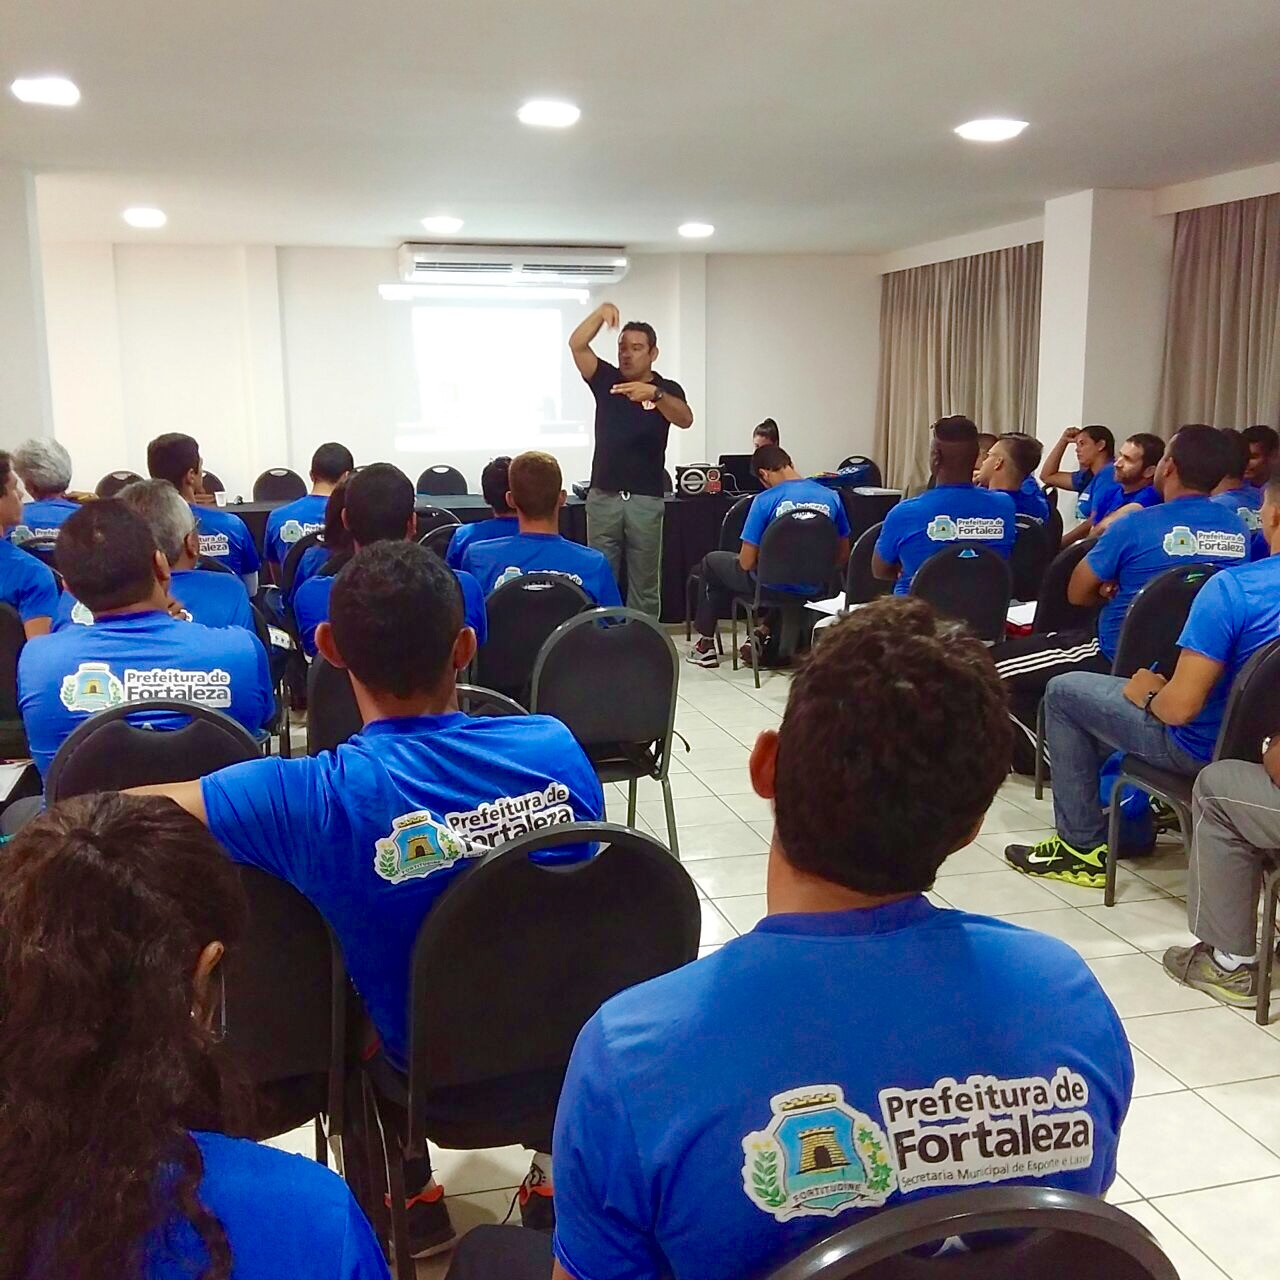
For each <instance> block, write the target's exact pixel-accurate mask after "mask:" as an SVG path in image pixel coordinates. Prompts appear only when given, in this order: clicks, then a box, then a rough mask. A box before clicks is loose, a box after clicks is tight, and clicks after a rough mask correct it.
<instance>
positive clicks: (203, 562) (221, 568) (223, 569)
mask: <svg viewBox="0 0 1280 1280" xmlns="http://www.w3.org/2000/svg"><path fill="white" fill-rule="evenodd" d="M196 568H197V569H203V570H204V571H205V572H206V573H232V574H234V573H235V570H234V569H233V568H232V567H231V566H230V565H229V564H223V563H222V561H221V560H215V559H214V558H213V557H212V556H197V557H196Z"/></svg>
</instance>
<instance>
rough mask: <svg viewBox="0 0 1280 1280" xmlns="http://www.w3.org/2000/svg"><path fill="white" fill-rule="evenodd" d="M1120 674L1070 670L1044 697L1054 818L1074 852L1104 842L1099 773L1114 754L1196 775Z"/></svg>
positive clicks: (1195, 762)
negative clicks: (1127, 689) (1127, 692)
mask: <svg viewBox="0 0 1280 1280" xmlns="http://www.w3.org/2000/svg"><path fill="white" fill-rule="evenodd" d="M1125 684H1126V681H1124V680H1122V679H1121V678H1120V677H1119V676H1103V675H1095V674H1094V673H1092V672H1088V671H1071V672H1068V673H1067V674H1066V675H1061V676H1056V677H1055V678H1054V679H1052V680H1050V681H1049V685H1048V688H1046V690H1045V695H1044V728H1045V741H1046V742H1047V744H1048V747H1049V759H1050V760H1052V761H1053V820H1054V825H1055V826H1056V827H1057V829H1058V834H1059V835H1060V836H1061V837H1062V838H1063V839H1064V840H1065V841H1066V842H1067V843H1068V844H1069V845H1071V846H1072V847H1073V848H1075V849H1083V850H1089V849H1094V848H1096V847H1097V846H1098V845H1100V844H1103V843H1105V842H1106V839H1107V820H1106V817H1105V815H1104V813H1103V810H1102V804H1101V802H1100V801H1099V799H1098V771H1099V769H1101V768H1102V763H1103V761H1104V760H1106V758H1107V757H1108V756H1109V755H1111V754H1112V753H1113V752H1115V751H1126V752H1129V753H1130V754H1132V755H1135V756H1141V757H1142V758H1143V759H1144V760H1146V761H1148V762H1149V763H1150V764H1153V765H1155V766H1156V767H1157V768H1160V769H1171V770H1172V771H1173V772H1175V773H1186V774H1197V773H1199V772H1200V770H1201V769H1203V768H1204V766H1205V761H1203V760H1199V759H1197V758H1196V757H1195V756H1193V755H1190V754H1189V753H1188V752H1186V751H1183V750H1182V748H1181V747H1179V746H1178V745H1177V743H1175V742H1174V741H1173V739H1172V738H1171V737H1170V736H1169V729H1168V727H1167V726H1166V725H1164V724H1162V723H1161V722H1160V721H1159V720H1157V719H1156V718H1155V716H1153V715H1149V714H1148V713H1147V712H1145V711H1143V710H1142V708H1141V707H1135V706H1134V705H1133V703H1132V702H1130V701H1129V700H1128V698H1126V697H1125V696H1124V686H1125Z"/></svg>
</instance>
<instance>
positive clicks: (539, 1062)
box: [365, 823, 701, 1280]
mask: <svg viewBox="0 0 1280 1280" xmlns="http://www.w3.org/2000/svg"><path fill="white" fill-rule="evenodd" d="M588 842H593V843H598V845H599V851H598V852H597V853H596V854H595V856H594V857H591V858H588V859H586V860H584V861H581V862H577V863H573V864H569V865H566V864H565V863H563V862H559V863H556V864H552V865H548V864H546V863H541V864H540V863H537V862H534V861H533V860H532V859H531V858H530V856H529V855H530V854H532V853H536V852H538V851H540V850H544V849H553V848H565V847H570V846H574V845H581V844H585V843H588ZM700 917H701V912H700V910H699V905H698V896H697V891H696V889H695V888H694V885H693V881H692V880H691V879H690V878H689V876H688V874H687V872H686V871H685V870H684V868H683V867H682V866H681V865H680V864H679V863H678V862H677V861H676V860H675V859H674V858H673V857H672V856H671V855H670V853H669V852H668V851H667V850H666V849H665V848H664V847H663V846H662V845H661V844H659V843H658V841H657V840H655V839H654V838H653V837H652V836H646V835H643V834H641V833H640V832H638V831H631V830H629V829H628V828H626V827H621V826H615V825H613V824H609V823H573V824H568V825H563V826H555V827H550V828H546V829H544V830H541V831H537V832H533V833H532V834H530V835H527V836H523V837H521V838H519V839H517V840H513V841H510V842H509V843H507V844H505V845H501V846H500V847H499V848H497V849H495V850H494V851H492V852H491V853H489V854H487V855H486V856H485V857H484V858H482V859H480V860H479V861H477V863H476V864H475V865H474V866H473V867H472V868H471V869H470V870H469V871H467V872H466V874H465V875H463V876H461V877H459V878H458V879H457V880H456V881H455V882H454V883H453V884H452V885H450V887H449V890H448V892H447V893H445V894H444V895H443V896H442V897H441V898H440V899H439V901H438V902H437V903H436V905H435V906H434V907H432V909H431V911H430V912H429V913H428V915H427V917H426V919H425V920H424V921H423V923H422V927H421V928H420V929H419V931H418V938H417V942H416V943H415V945H414V952H413V970H412V978H411V985H410V996H409V1052H408V1060H409V1066H408V1076H407V1078H405V1077H403V1076H400V1075H398V1074H397V1073H394V1072H392V1071H391V1070H390V1069H389V1068H387V1067H386V1064H385V1062H381V1061H376V1062H375V1063H374V1064H373V1065H372V1066H371V1067H370V1068H369V1069H367V1070H366V1072H365V1081H366V1084H367V1096H368V1097H369V1098H370V1100H371V1101H372V1102H373V1104H374V1106H375V1107H376V1109H377V1111H378V1117H379V1121H380V1124H378V1125H375V1126H373V1128H374V1130H375V1132H376V1131H378V1130H379V1129H380V1130H381V1132H382V1133H383V1134H384V1135H386V1137H385V1143H386V1148H384V1151H385V1156H386V1157H387V1159H386V1162H385V1168H384V1169H379V1170H378V1171H377V1172H378V1173H379V1175H382V1174H383V1173H384V1172H385V1174H386V1176H387V1178H388V1180H389V1183H390V1185H389V1186H387V1184H386V1183H384V1188H385V1189H386V1190H389V1192H390V1210H391V1224H390V1225H391V1236H392V1238H393V1240H394V1243H395V1256H396V1260H397V1275H398V1276H399V1277H400V1278H401V1280H412V1278H413V1276H414V1263H413V1260H412V1259H411V1258H410V1257H409V1249H408V1242H407V1239H406V1235H405V1223H404V1213H403V1205H404V1185H403V1184H404V1178H403V1172H402V1169H401V1161H400V1157H401V1155H402V1154H403V1155H405V1156H417V1155H421V1154H422V1152H423V1151H424V1149H425V1146H426V1143H427V1140H428V1139H431V1140H433V1141H435V1142H437V1143H439V1144H440V1145H441V1146H444V1147H449V1148H451V1149H453V1150H464V1151H465V1150H477V1149H481V1148H487V1147H497V1146H507V1145H511V1144H520V1145H523V1146H526V1147H529V1148H531V1149H533V1150H536V1151H551V1131H552V1126H553V1124H554V1121H555V1111H556V1104H557V1102H558V1101H559V1097H560V1089H561V1086H562V1084H563V1082H564V1073H565V1070H566V1068H567V1066H568V1063H569V1055H570V1053H571V1051H572V1049H573V1045H574V1042H575V1040H576V1039H577V1037H578V1033H579V1031H581V1029H582V1027H583V1026H584V1025H585V1024H586V1022H587V1020H588V1019H589V1018H591V1017H592V1015H593V1014H595V1012H596V1011H597V1010H598V1009H599V1008H600V1006H601V1005H602V1004H603V1003H604V1002H605V1001H606V1000H608V999H609V998H610V997H611V996H614V995H616V994H617V993H618V992H619V991H623V990H625V989H626V988H627V987H631V986H634V985H635V984H636V983H639V982H644V981H646V980H647V979H649V978H654V977H657V976H658V975H659V974H663V973H669V972H670V971H671V970H673V969H677V968H679V967H680V966H681V965H684V964H687V963H688V962H689V961H691V960H693V959H694V958H695V957H696V956H697V954H698V936H699V930H700ZM530 956H537V963H536V964H530V963H529V957H530ZM445 972H448V973H465V974H466V975H467V980H466V981H465V982H441V981H440V974H441V973H445ZM386 1101H391V1102H392V1103H393V1104H396V1105H398V1106H399V1107H401V1108H404V1109H405V1110H407V1112H408V1132H407V1133H401V1134H396V1130H395V1125H394V1121H393V1118H392V1113H391V1112H390V1111H389V1110H387V1109H385V1108H384V1106H383V1103H384V1102H386ZM371 1163H372V1162H371ZM378 1190H379V1189H378V1188H377V1187H376V1186H375V1188H374V1192H375V1193H374V1195H373V1196H372V1197H371V1201H372V1207H373V1209H374V1211H375V1227H378V1228H380V1229H381V1231H382V1233H383V1235H384V1237H385V1235H386V1226H387V1223H386V1214H387V1202H386V1201H385V1200H384V1198H383V1196H382V1195H380V1194H378ZM378 1217H380V1218H381V1219H382V1221H381V1222H380V1223H379V1222H378V1221H377V1218H378Z"/></svg>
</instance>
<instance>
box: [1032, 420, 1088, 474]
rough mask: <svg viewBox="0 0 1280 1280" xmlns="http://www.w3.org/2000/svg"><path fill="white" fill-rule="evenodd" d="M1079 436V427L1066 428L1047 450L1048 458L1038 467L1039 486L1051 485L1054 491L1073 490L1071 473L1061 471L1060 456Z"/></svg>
mask: <svg viewBox="0 0 1280 1280" xmlns="http://www.w3.org/2000/svg"><path fill="white" fill-rule="evenodd" d="M1079 434H1080V428H1079V427H1068V428H1067V429H1066V430H1065V431H1064V432H1063V433H1062V435H1060V436H1059V437H1058V441H1057V443H1056V444H1055V445H1054V446H1053V448H1052V449H1050V450H1049V454H1048V456H1047V457H1046V458H1045V460H1044V463H1043V464H1042V465H1041V467H1040V483H1041V484H1048V485H1052V486H1053V487H1054V488H1055V489H1074V488H1075V484H1074V482H1073V480H1072V473H1071V472H1070V471H1063V470H1062V455H1063V454H1064V453H1066V451H1067V445H1069V444H1074V443H1075V440H1076V436H1078V435H1079Z"/></svg>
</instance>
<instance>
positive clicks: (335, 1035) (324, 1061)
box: [225, 866, 346, 1115]
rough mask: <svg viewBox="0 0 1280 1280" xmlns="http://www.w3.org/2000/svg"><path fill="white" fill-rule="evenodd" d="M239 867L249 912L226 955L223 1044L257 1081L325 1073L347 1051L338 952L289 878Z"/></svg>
mask: <svg viewBox="0 0 1280 1280" xmlns="http://www.w3.org/2000/svg"><path fill="white" fill-rule="evenodd" d="M237 871H238V873H239V876H240V883H241V885H242V886H243V888H244V890H245V896H246V897H247V898H248V900H249V918H248V923H247V927H246V929H245V931H244V934H243V935H242V937H241V938H240V941H239V943H238V944H237V946H236V947H234V948H233V949H232V950H231V951H229V952H228V954H227V962H226V973H225V981H226V1005H225V1008H226V1020H227V1038H226V1045H225V1048H226V1050H227V1052H228V1053H229V1054H230V1055H231V1058H232V1059H233V1061H235V1062H236V1063H237V1064H238V1065H239V1066H240V1067H241V1068H242V1069H243V1070H244V1071H245V1073H246V1074H247V1075H248V1077H249V1079H250V1081H251V1082H252V1083H253V1084H255V1085H263V1084H270V1083H272V1082H274V1081H279V1080H288V1079H291V1078H293V1077H297V1076H306V1075H316V1074H321V1073H327V1072H328V1071H329V1069H330V1066H331V1065H332V1064H339V1063H341V1061H342V1058H343V1055H344V1052H345V1045H344V1039H345V1036H344V1034H343V1033H344V1028H345V1021H346V991H345V987H346V974H345V969H344V966H343V962H342V953H341V951H340V950H339V948H338V946H337V943H336V942H335V941H334V938H333V935H332V934H331V933H330V931H329V927H328V925H327V924H325V921H324V917H323V916H321V914H320V912H319V911H317V910H316V908H315V907H314V906H313V905H312V904H311V903H310V902H309V901H308V900H307V899H306V898H304V897H303V896H302V894H300V893H299V892H298V891H297V890H296V889H295V888H293V886H292V885H289V884H286V883H285V881H283V880H280V879H277V877H275V876H273V875H270V874H268V873H267V872H265V871H259V870H258V869H257V868H256V867H247V866H240V867H238V868H237ZM333 1105H334V1104H332V1103H331V1105H330V1115H332V1106H333Z"/></svg>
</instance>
